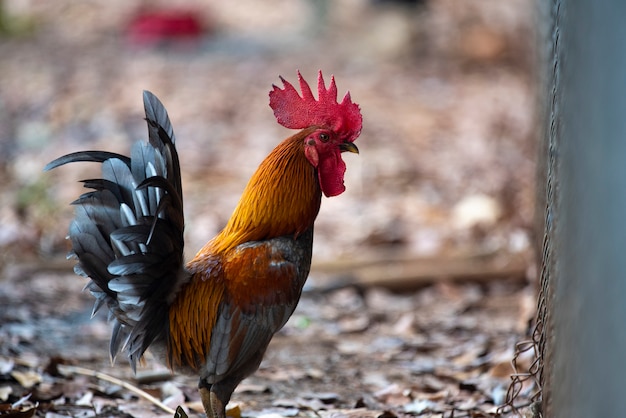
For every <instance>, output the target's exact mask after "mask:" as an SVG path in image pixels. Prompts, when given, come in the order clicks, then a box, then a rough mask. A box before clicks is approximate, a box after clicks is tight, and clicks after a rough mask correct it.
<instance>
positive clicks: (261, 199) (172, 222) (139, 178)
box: [45, 71, 362, 418]
mask: <svg viewBox="0 0 626 418" xmlns="http://www.w3.org/2000/svg"><path fill="white" fill-rule="evenodd" d="M280 80H281V81H282V83H283V87H282V88H279V87H277V86H276V85H274V86H273V88H272V90H271V91H270V94H269V97H270V107H271V108H272V110H273V111H274V115H275V117H276V119H277V121H278V123H280V124H281V125H283V126H285V127H287V128H290V129H300V131H299V132H298V133H296V134H295V135H293V136H290V137H289V138H287V139H285V140H283V141H282V142H281V143H280V144H279V145H278V146H277V147H276V148H274V150H273V151H272V152H271V153H270V154H269V155H268V156H267V157H266V158H265V160H263V162H261V164H260V166H259V167H258V169H257V170H256V172H255V173H254V175H253V176H252V178H251V179H250V181H249V182H248V185H247V186H246V188H245V190H244V191H243V195H242V196H241V199H240V201H239V203H238V204H237V206H236V208H235V210H234V212H233V214H232V216H231V217H230V220H229V221H228V223H227V224H226V226H225V227H224V229H222V230H221V232H219V233H218V234H217V236H215V237H214V238H213V239H212V240H210V241H209V242H208V243H207V244H206V245H205V246H204V247H203V248H202V249H201V250H200V251H199V252H198V253H197V254H196V255H195V257H194V258H193V259H192V260H191V261H189V262H188V263H186V264H185V263H184V257H183V229H184V217H183V196H182V186H181V177H180V165H179V161H178V155H177V152H176V147H175V137H174V132H173V129H172V125H171V123H170V120H169V117H168V115H167V111H166V110H165V108H164V107H163V104H162V103H161V102H160V101H159V100H158V99H157V98H156V96H154V95H153V94H152V93H150V92H147V91H146V92H144V95H143V99H144V107H145V114H146V121H147V124H148V134H149V135H148V136H149V141H148V142H147V143H145V142H137V143H136V144H135V145H134V146H133V147H132V149H131V154H130V157H127V156H124V155H120V154H116V153H111V152H105V151H83V152H76V153H73V154H68V155H65V156H62V157H60V158H58V159H56V160H54V161H52V162H50V163H49V164H48V165H47V166H46V167H45V169H46V170H51V169H53V168H55V167H59V166H61V165H64V164H67V163H71V162H79V161H92V162H99V163H102V178H101V179H90V180H84V181H83V183H84V186H85V187H87V188H89V189H92V190H91V191H89V192H87V193H85V194H83V195H82V196H80V197H79V198H78V199H77V200H76V201H74V202H73V204H74V205H75V208H76V209H75V218H74V220H73V221H72V223H71V225H70V228H69V239H70V240H71V244H72V251H71V252H70V256H71V257H73V258H75V259H77V260H78V262H77V264H76V266H75V268H74V270H75V272H76V273H77V274H79V275H81V276H84V277H88V278H90V279H91V280H90V281H89V282H88V284H87V285H86V288H87V289H88V290H89V291H90V292H91V294H92V295H93V296H94V297H95V299H96V300H95V304H94V309H93V314H95V313H96V312H97V311H98V310H99V309H100V308H101V307H102V306H105V305H106V307H107V308H108V310H109V312H110V315H109V316H110V318H111V322H112V334H111V340H110V347H109V352H110V355H111V358H112V360H114V359H115V357H116V355H117V354H118V353H119V352H120V351H123V352H125V354H126V355H127V357H128V360H129V362H130V364H131V366H132V368H133V370H135V368H136V365H137V362H138V360H140V359H141V357H142V356H143V354H144V352H145V351H146V350H147V349H148V348H150V349H151V351H152V352H153V353H154V354H155V355H156V357H157V358H159V359H160V360H162V361H163V362H165V363H166V364H167V365H168V366H169V367H170V368H171V369H172V370H173V371H174V372H180V373H185V374H195V375H199V377H200V381H199V385H198V387H199V391H200V397H201V399H202V404H203V407H204V409H205V411H206V414H207V417H213V418H223V417H225V407H226V405H227V404H228V402H229V400H230V398H231V395H232V393H233V391H234V390H235V388H236V387H237V385H238V384H239V383H240V382H241V381H242V380H243V379H244V378H246V377H247V376H249V375H250V374H252V373H253V372H254V371H256V370H257V368H258V367H259V364H260V363H261V360H262V358H263V355H264V353H265V350H266V348H267V346H268V344H269V342H270V340H271V339H272V337H273V335H274V334H275V333H276V332H277V331H278V330H280V329H281V328H282V327H283V325H285V323H286V322H287V320H288V319H289V317H290V316H291V314H292V313H293V311H294V309H295V308H296V305H297V303H298V300H299V298H300V294H301V292H302V287H303V285H304V283H305V281H306V278H307V276H308V274H309V269H310V267H311V255H312V245H313V224H314V221H315V218H316V217H317V214H318V212H319V209H320V204H321V200H322V194H324V195H325V196H327V197H330V196H336V195H339V194H341V193H342V192H344V190H345V186H344V181H343V178H344V173H345V170H346V165H345V163H344V161H343V159H342V157H341V153H342V152H344V151H348V152H354V153H358V152H359V150H358V148H357V147H356V145H354V143H353V142H354V140H355V139H356V138H357V137H358V136H359V134H360V132H361V124H362V116H361V113H360V110H359V106H358V105H357V104H356V103H353V102H352V100H351V98H350V93H349V92H348V93H346V95H345V96H344V98H343V100H342V101H341V103H339V102H338V101H337V86H336V84H335V80H334V77H333V78H332V79H331V82H330V85H329V87H328V88H327V87H326V85H325V82H324V79H323V76H322V73H321V71H320V72H319V74H318V98H317V99H316V98H315V97H314V95H313V93H312V91H311V88H310V87H309V85H308V84H307V82H306V81H305V80H304V79H303V78H302V76H301V75H300V72H298V81H299V84H300V90H301V93H302V95H300V93H299V92H298V91H297V90H296V88H294V86H293V85H292V84H290V83H289V82H287V81H286V80H285V79H283V78H282V77H280Z"/></svg>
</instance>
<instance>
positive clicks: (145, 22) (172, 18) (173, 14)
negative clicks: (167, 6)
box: [126, 10, 204, 44]
mask: <svg viewBox="0 0 626 418" xmlns="http://www.w3.org/2000/svg"><path fill="white" fill-rule="evenodd" d="M198 15H199V13H197V12H193V11H189V10H159V11H149V12H142V13H139V14H138V15H137V16H135V17H134V18H133V19H132V20H131V21H130V22H129V23H128V27H127V31H126V32H127V35H128V38H129V39H130V41H131V42H133V43H136V44H156V43H161V42H167V41H188V40H196V39H199V38H200V37H201V36H202V34H203V33H204V28H203V25H202V23H201V21H200V19H199V18H198Z"/></svg>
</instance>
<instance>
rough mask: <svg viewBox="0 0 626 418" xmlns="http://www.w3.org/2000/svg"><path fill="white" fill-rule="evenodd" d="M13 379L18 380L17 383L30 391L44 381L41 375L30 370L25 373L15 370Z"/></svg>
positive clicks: (12, 375) (12, 374)
mask: <svg viewBox="0 0 626 418" xmlns="http://www.w3.org/2000/svg"><path fill="white" fill-rule="evenodd" d="M11 377H13V379H15V380H17V383H19V384H20V385H21V386H22V387H23V388H24V389H30V388H32V387H33V386H35V385H36V384H38V383H41V382H42V381H43V378H42V377H41V375H40V374H39V373H37V372H35V371H33V370H28V371H25V372H21V371H19V370H13V371H12V372H11Z"/></svg>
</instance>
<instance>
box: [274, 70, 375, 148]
mask: <svg viewBox="0 0 626 418" xmlns="http://www.w3.org/2000/svg"><path fill="white" fill-rule="evenodd" d="M280 80H281V81H282V82H283V85H284V86H285V88H284V89H281V88H279V87H276V86H275V85H273V86H272V87H273V89H272V91H270V107H271V108H272V109H273V110H274V116H276V120H278V123H280V124H281V125H283V126H284V127H286V128H290V129H303V128H308V127H309V126H315V125H317V126H322V127H325V128H327V129H330V130H332V131H333V132H335V133H336V134H337V135H338V136H339V137H340V138H341V139H343V140H344V141H350V142H352V141H354V140H355V139H356V138H357V137H358V136H359V134H360V133H361V124H362V121H363V118H362V116H361V112H360V110H359V105H357V104H356V103H352V99H350V92H348V93H346V95H345V96H344V98H343V100H342V101H341V103H337V85H335V77H334V76H331V79H330V86H328V89H326V85H325V84H324V78H323V77H322V71H320V72H319V74H318V77H317V91H318V97H319V99H318V100H315V97H313V92H311V88H310V87H309V85H308V84H307V82H306V81H305V80H304V78H302V75H301V74H300V71H298V81H299V82H300V89H301V90H302V97H300V94H299V93H298V91H297V90H296V89H295V88H294V87H293V86H292V85H291V84H290V83H289V82H288V81H286V80H285V79H284V78H282V77H280Z"/></svg>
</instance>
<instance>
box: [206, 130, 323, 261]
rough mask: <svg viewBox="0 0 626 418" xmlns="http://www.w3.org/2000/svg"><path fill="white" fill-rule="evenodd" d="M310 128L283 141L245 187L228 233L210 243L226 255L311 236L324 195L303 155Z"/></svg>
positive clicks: (224, 232)
mask: <svg viewBox="0 0 626 418" xmlns="http://www.w3.org/2000/svg"><path fill="white" fill-rule="evenodd" d="M314 129H315V128H309V129H305V130H302V131H300V132H299V133H297V134H295V135H293V136H291V137H289V138H287V139H285V140H284V141H283V142H281V143H280V144H279V145H278V146H277V147H276V148H274V150H273V151H272V152H271V153H270V154H269V155H268V156H267V157H266V158H265V160H263V162H262V163H261V165H260V166H259V168H258V169H257V170H256V172H255V173H254V175H253V176H252V178H251V179H250V181H249V182H248V185H247V186H246V188H245V190H244V192H243V194H242V196H241V199H240V200H239V203H238V204H237V207H236V208H235V211H234V212H233V215H232V216H231V218H230V220H229V221H228V224H227V225H226V227H225V228H224V229H223V230H222V231H221V232H220V233H219V234H218V235H217V236H216V237H215V238H214V239H213V240H212V241H211V243H209V245H210V246H211V247H212V252H222V251H225V250H228V249H230V248H233V247H235V246H237V245H239V244H242V243H244V242H247V241H259V240H264V239H270V238H275V237H279V236H284V235H292V236H294V237H296V236H298V235H300V234H302V233H303V232H305V231H306V230H308V229H309V228H310V227H311V226H312V225H313V222H314V221H315V218H316V217H317V214H318V212H319V209H320V202H321V198H322V193H321V189H320V185H319V181H318V178H317V173H316V171H315V168H314V167H313V166H312V165H311V163H309V161H308V160H307V158H306V156H305V155H304V138H305V137H306V136H307V135H309V134H310V133H311V132H312V131H313V130H314Z"/></svg>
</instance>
